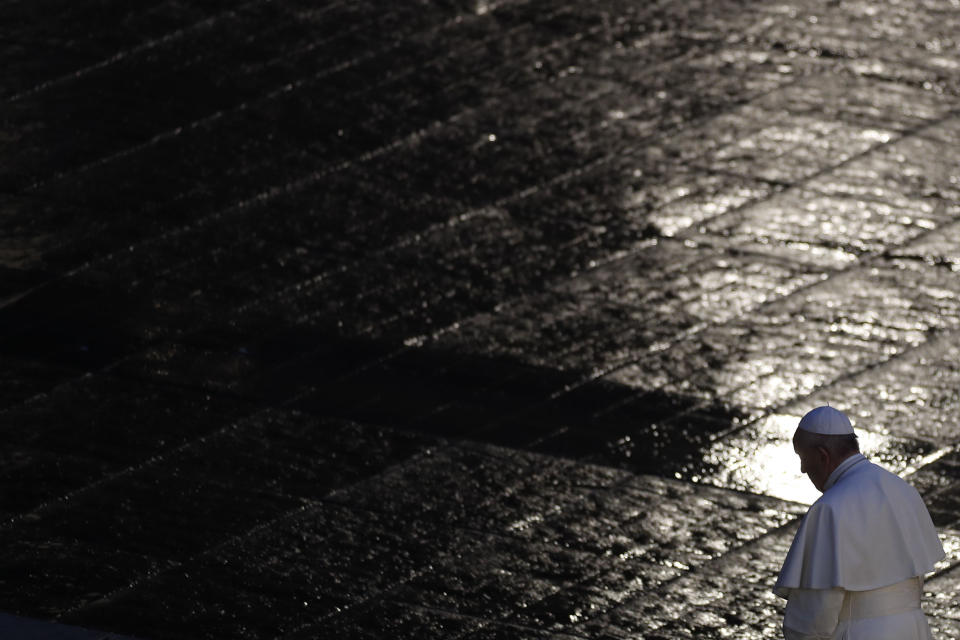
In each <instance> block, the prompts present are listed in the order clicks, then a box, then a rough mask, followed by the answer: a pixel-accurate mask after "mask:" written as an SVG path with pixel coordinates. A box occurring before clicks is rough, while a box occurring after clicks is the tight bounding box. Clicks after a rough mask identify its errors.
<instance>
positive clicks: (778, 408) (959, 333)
mask: <svg viewBox="0 0 960 640" xmlns="http://www.w3.org/2000/svg"><path fill="white" fill-rule="evenodd" d="M945 336H953V337H954V338H955V339H960V329H946V330H940V331H937V332H936V336H935V337H936V338H938V339H945ZM929 341H930V339H928V340H925V341H924V342H921V343H919V344H917V345H912V346H908V347H906V348H904V349H903V350H902V351H899V352H897V353H895V354H893V355H891V356H889V357H887V358H885V359H882V360H878V361H876V362H872V363H869V364H867V365H865V366H863V367H862V368H860V369H857V370H855V371H850V372H847V373H843V374H840V375H839V376H837V377H836V378H834V379H832V380H829V381H827V382H825V383H823V384H821V385H818V386H816V387H814V388H813V389H811V390H810V392H808V393H804V394H800V395H797V396H794V397H791V398H788V399H786V400H784V401H783V402H782V403H781V404H778V405H775V406H772V407H769V408H767V409H765V410H764V411H763V412H762V413H761V414H760V415H758V416H756V417H754V418H751V419H750V420H748V421H746V422H744V423H742V424H738V425H733V426H731V427H730V428H729V429H727V430H726V431H722V432H720V433H718V434H717V439H718V440H719V439H723V438H727V437H729V436H731V435H733V434H736V433H739V432H741V431H743V430H745V429H747V428H748V427H750V426H752V425H754V424H756V423H758V422H760V421H762V420H765V419H767V418H769V417H770V416H772V415H776V414H778V413H781V412H783V411H784V410H785V409H786V408H788V407H789V406H790V405H793V404H796V403H797V402H800V401H803V400H804V399H807V398H811V397H814V396H816V395H817V394H819V393H822V392H823V391H824V390H825V389H829V388H831V387H834V386H836V385H839V384H842V383H844V382H848V381H850V380H852V379H855V378H857V377H859V376H862V375H864V374H866V373H869V372H871V371H875V370H876V369H878V368H881V367H884V366H886V365H889V364H890V363H891V362H893V361H895V360H897V359H899V358H902V357H907V356H909V355H911V354H912V353H914V352H916V351H918V350H920V349H922V348H923V347H925V346H927V343H928V342H929ZM769 375H775V374H769ZM763 377H766V376H761V378H759V379H762V378H763ZM932 444H934V445H938V446H939V450H938V451H936V452H934V453H933V454H930V455H929V456H926V457H925V458H924V461H925V462H923V464H924V465H926V464H930V463H932V462H935V461H936V460H938V459H939V458H940V457H942V456H943V455H945V454H946V453H947V452H948V449H949V447H952V446H957V443H956V442H953V443H950V442H944V443H932ZM918 470H919V468H917V469H914V472H916V471H918Z"/></svg>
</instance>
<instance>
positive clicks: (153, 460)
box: [0, 218, 960, 528]
mask: <svg viewBox="0 0 960 640" xmlns="http://www.w3.org/2000/svg"><path fill="white" fill-rule="evenodd" d="M958 220H960V218H958ZM935 231H936V229H932V230H930V232H929V233H933V232H935ZM913 240H915V238H914V239H911V241H913ZM906 244H909V242H908V243H906ZM924 344H926V342H924V343H922V344H921V345H917V346H916V347H913V348H910V349H907V350H905V351H903V352H900V353H898V354H896V355H894V356H891V357H890V358H888V359H887V360H883V361H880V362H878V363H874V364H873V365H869V366H867V367H865V368H864V369H862V370H859V371H855V372H851V373H848V374H845V375H843V376H841V377H840V378H837V379H836V380H834V381H832V382H831V383H830V384H828V385H823V386H821V387H817V388H815V389H814V390H813V391H811V392H810V394H807V395H805V396H803V397H808V396H809V395H813V394H814V393H817V392H819V391H821V390H822V389H824V388H829V386H831V385H832V384H836V383H839V382H841V381H843V380H846V379H848V378H852V377H854V376H856V375H861V374H863V373H864V372H865V371H869V370H872V369H874V368H876V367H878V366H881V365H883V364H885V363H887V362H889V361H891V360H893V359H894V358H897V357H900V356H902V355H905V354H907V353H910V352H912V351H913V350H914V349H918V348H920V347H921V346H923V345H924ZM405 350H406V347H402V348H400V349H398V350H397V351H395V352H394V353H393V354H390V355H388V356H386V357H384V358H380V359H378V360H376V361H374V362H373V363H369V364H367V365H366V367H372V366H376V364H379V363H382V362H383V361H386V360H388V359H390V358H393V357H395V356H396V355H398V354H399V353H401V352H403V351H405ZM350 375H351V373H350V372H348V374H346V375H345V376H344V378H348V377H349V376H350ZM591 380H592V379H591ZM64 384H67V383H64ZM581 386H582V385H581ZM575 388H579V387H573V388H570V387H564V388H563V389H561V390H558V391H556V392H554V394H553V395H551V396H550V397H549V399H548V400H547V401H546V402H549V401H552V400H555V399H557V398H559V397H561V396H563V395H565V394H566V393H569V392H570V391H572V390H574V389H575ZM311 391H315V389H312V388H309V389H306V390H304V391H303V392H302V393H301V394H298V395H297V396H295V397H294V398H292V399H291V400H289V401H288V402H287V403H285V404H290V403H292V402H295V400H296V399H297V398H298V397H303V395H304V394H309V393H310V392H311ZM40 395H41V396H43V395H45V394H40ZM798 399H800V398H794V399H792V400H790V401H788V403H787V404H789V403H790V402H795V401H797V400H798ZM536 406H539V405H534V406H533V407H527V408H524V409H522V410H521V412H520V413H519V415H522V413H524V412H526V411H528V410H532V408H535V407H536ZM776 410H777V408H773V409H770V410H768V411H767V412H766V413H764V414H762V415H761V416H760V417H757V418H755V419H754V420H751V421H748V422H747V423H744V424H743V425H738V426H735V427H733V428H732V429H730V430H728V431H727V432H724V433H721V434H720V435H719V436H718V437H719V438H722V437H727V436H729V435H731V434H733V433H736V432H738V431H740V430H742V429H745V428H746V427H747V426H749V425H751V424H754V423H755V422H757V421H759V420H760V419H762V418H765V417H767V416H768V415H770V414H772V413H776ZM0 413H3V412H0ZM260 413H261V412H255V413H254V414H252V415H251V416H248V417H247V418H245V419H244V420H242V421H240V423H242V422H243V421H246V420H250V419H253V417H254V416H256V415H259V414H260ZM505 417H509V416H503V417H500V418H499V420H502V419H504V418H505ZM499 420H498V421H499ZM237 424H239V423H234V424H231V425H227V426H225V427H223V428H221V429H219V430H217V431H215V432H212V433H210V434H206V435H204V436H201V437H199V438H197V439H195V440H191V441H189V442H187V443H183V444H181V445H179V446H178V447H176V448H174V449H172V450H168V451H165V452H161V453H158V454H156V455H155V456H152V457H151V458H148V459H147V460H145V461H141V463H139V464H137V465H133V466H130V467H127V468H125V469H122V470H119V471H117V472H115V473H113V474H110V475H107V476H104V477H102V478H99V479H98V480H96V481H94V482H93V483H91V484H89V485H86V486H84V487H81V488H79V489H77V490H74V491H72V492H70V493H68V494H65V495H64V496H61V497H59V498H57V499H54V500H52V501H48V502H47V503H44V504H43V505H40V506H39V507H38V508H37V509H35V510H33V511H31V512H27V513H24V514H18V515H16V516H14V517H13V518H11V519H9V520H7V521H6V522H4V523H0V528H7V527H9V526H12V525H13V524H15V523H18V522H19V521H20V520H22V519H23V518H24V517H27V516H28V515H35V514H37V513H42V512H43V511H45V510H46V509H47V508H51V506H53V505H57V504H59V503H62V502H65V501H67V500H69V499H70V498H72V497H75V496H76V495H80V494H82V493H85V492H86V491H88V490H90V489H92V488H95V487H97V486H100V485H101V484H103V483H105V482H108V481H110V480H113V479H116V478H118V477H123V476H124V475H127V474H129V473H133V472H135V471H137V470H139V469H141V468H144V467H145V466H147V465H150V464H154V463H156V462H159V461H160V460H163V459H166V458H167V457H168V456H170V455H176V453H178V452H180V451H185V450H187V449H188V448H190V447H192V446H194V445H195V444H200V443H202V442H204V441H206V440H207V439H208V438H210V437H214V436H216V435H218V434H219V433H222V432H226V431H228V430H230V429H234V428H236V427H237ZM481 432H482V430H481Z"/></svg>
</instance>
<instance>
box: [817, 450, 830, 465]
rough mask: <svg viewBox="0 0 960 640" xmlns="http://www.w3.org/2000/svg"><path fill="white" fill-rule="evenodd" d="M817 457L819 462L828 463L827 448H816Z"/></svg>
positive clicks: (828, 453)
mask: <svg viewBox="0 0 960 640" xmlns="http://www.w3.org/2000/svg"><path fill="white" fill-rule="evenodd" d="M817 457H819V458H820V460H821V462H823V463H827V462H829V461H830V452H829V451H827V448H826V447H824V446H818V447H817Z"/></svg>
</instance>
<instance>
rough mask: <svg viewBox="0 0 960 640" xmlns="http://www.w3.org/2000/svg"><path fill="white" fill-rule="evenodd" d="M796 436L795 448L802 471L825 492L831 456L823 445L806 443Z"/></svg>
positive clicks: (818, 489)
mask: <svg viewBox="0 0 960 640" xmlns="http://www.w3.org/2000/svg"><path fill="white" fill-rule="evenodd" d="M798 440H799V439H798V438H797V437H796V436H794V438H793V450H794V452H795V453H796V454H797V456H798V457H799V458H800V473H805V474H806V475H807V477H808V478H810V482H812V483H813V486H815V487H816V488H817V491H820V492H821V493H823V487H824V485H826V484H827V478H828V477H830V473H829V471H828V470H827V469H828V465H829V462H830V456H829V454H827V451H826V449H824V448H823V447H815V446H810V445H804V444H803V443H801V442H799V441H798Z"/></svg>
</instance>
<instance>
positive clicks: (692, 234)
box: [410, 87, 960, 377]
mask: <svg viewBox="0 0 960 640" xmlns="http://www.w3.org/2000/svg"><path fill="white" fill-rule="evenodd" d="M780 88H782V87H777V88H776V89H774V90H771V93H772V92H774V91H777V90H779V89H780ZM738 106H739V105H738ZM958 114H960V109H957V110H953V111H951V113H950V114H948V115H946V116H944V117H943V118H941V119H938V120H936V121H930V122H925V123H924V124H923V125H921V126H919V127H917V131H922V130H924V129H927V128H929V127H933V126H936V125H937V124H939V123H941V122H943V121H946V120H948V119H950V118H953V117H956V115H958ZM911 134H912V132H910V131H906V132H904V133H903V135H901V136H900V137H897V138H896V139H892V140H890V141H888V142H886V143H880V144H878V145H876V146H874V147H871V148H870V149H868V150H867V151H864V152H862V153H861V154H857V155H854V156H851V157H850V158H848V159H847V160H845V161H843V162H840V163H837V164H835V165H832V166H830V167H827V168H825V169H823V170H821V171H819V172H817V173H815V174H813V175H811V176H807V177H805V178H804V179H803V180H801V181H799V182H796V183H793V184H791V185H789V186H788V187H787V188H785V189H783V190H780V191H775V192H773V193H771V194H770V195H769V196H766V197H762V198H758V199H754V200H749V201H747V202H744V203H743V204H741V205H738V206H736V207H732V208H731V209H729V210H727V211H725V212H723V213H721V214H718V215H716V216H713V217H709V218H706V219H704V220H702V221H700V222H699V223H698V226H701V227H702V226H704V225H706V224H709V223H710V222H713V221H715V220H718V219H722V218H726V217H732V216H733V215H736V214H738V213H740V212H742V211H744V210H746V209H748V208H750V207H752V206H755V205H757V204H758V203H762V202H765V201H767V200H770V199H772V198H773V197H776V196H778V195H781V194H782V193H784V192H785V191H787V190H788V189H790V188H796V187H799V186H802V185H803V184H805V183H806V182H809V181H811V180H813V179H815V178H818V177H822V176H823V175H826V174H828V173H830V172H832V171H835V170H836V169H838V168H841V167H843V166H845V165H846V164H849V163H851V162H853V161H855V160H858V159H862V158H863V157H866V156H868V155H869V154H871V153H873V152H874V151H876V150H877V149H880V148H882V147H884V146H886V145H889V144H893V143H895V142H899V141H901V140H902V139H905V138H907V137H908V136H909V135H911ZM597 162H599V161H597ZM550 186H552V185H550ZM502 204H506V203H497V206H502ZM957 221H960V218H956V219H954V220H952V221H946V222H945V223H944V225H947V224H953V223H955V222H957ZM944 225H940V226H938V227H935V228H933V229H928V230H925V232H923V233H920V234H918V235H916V236H914V237H912V238H910V239H909V240H907V241H905V242H904V243H901V244H899V245H891V246H909V245H910V244H911V243H913V242H915V241H917V240H919V239H921V238H924V237H928V236H929V235H932V234H934V233H936V232H937V231H938V230H939V229H940V228H941V227H942V226H944ZM674 237H676V238H677V239H680V240H692V241H694V242H696V241H697V239H698V238H709V235H705V234H703V233H701V232H699V231H693V230H690V228H688V229H686V230H684V232H682V233H680V234H677V236H674ZM647 248H648V245H646V244H644V245H642V246H641V247H639V249H638V250H634V251H628V252H626V253H625V254H623V255H618V256H614V257H613V259H612V260H610V261H607V262H599V261H598V264H597V265H596V266H595V267H594V268H589V269H585V270H583V271H582V272H580V273H578V274H577V276H574V277H571V278H566V279H563V278H558V279H557V281H555V282H559V281H564V280H574V279H576V278H580V277H582V276H584V275H587V274H589V273H592V272H594V271H595V270H597V269H601V268H604V267H607V266H609V265H611V264H616V263H617V262H620V261H625V260H629V259H631V258H633V257H635V255H637V253H639V252H640V251H643V250H646V249H647ZM866 255H867V257H868V258H874V259H880V258H882V257H883V256H882V254H866ZM872 266H873V263H872V262H870V263H866V262H865V261H861V260H858V261H857V262H856V263H854V264H852V265H849V266H847V267H844V268H842V269H840V270H837V271H835V272H834V273H833V274H832V275H833V276H836V275H839V274H841V273H844V272H847V271H854V270H860V269H865V268H871V267H872ZM829 277H832V276H829V275H828V276H827V277H825V278H824V279H822V280H821V281H818V282H815V283H812V284H808V285H802V286H800V287H799V288H798V289H795V290H793V291H791V292H790V293H789V294H787V295H786V296H781V297H778V298H772V299H770V300H767V301H765V302H763V303H761V305H760V306H759V307H756V308H751V309H750V311H756V309H758V308H762V307H764V306H770V305H772V304H775V303H777V302H779V301H781V300H783V299H785V298H787V297H790V296H795V295H799V294H800V293H802V292H804V291H806V290H808V289H810V288H813V287H817V286H822V285H823V283H824V282H826V281H827V280H828V279H829ZM553 286H555V284H554V285H553ZM547 288H549V287H547ZM528 297H529V296H528V295H521V296H518V297H515V298H510V299H507V300H504V301H501V302H500V303H498V309H497V311H498V312H500V311H502V310H503V308H505V307H506V308H509V306H511V305H514V304H520V303H522V302H523V301H524V300H525V299H527V298H528ZM482 313H485V312H480V313H478V314H475V315H481V314H482ZM744 316H745V313H744V312H741V313H740V314H738V316H737V317H744ZM471 317H473V316H471ZM469 319H470V317H467V318H463V319H459V320H457V321H456V322H454V323H451V324H450V325H447V327H443V328H441V329H439V330H437V331H435V332H433V333H431V334H429V335H423V336H417V337H415V338H411V339H410V340H411V341H412V342H419V344H425V343H426V342H428V341H432V340H434V339H436V338H437V337H439V336H440V335H443V334H445V333H447V332H448V331H450V330H455V329H456V328H458V327H459V326H460V325H461V324H462V323H464V322H466V321H468V320H469ZM728 322H729V320H728ZM709 326H711V323H709V322H707V321H704V322H703V323H701V324H700V325H698V326H695V327H692V328H690V329H688V330H686V331H684V332H683V333H682V334H681V335H679V336H677V337H676V338H675V339H672V340H669V341H667V342H666V343H664V344H660V345H657V347H658V348H657V349H656V350H658V351H659V350H663V349H665V348H669V347H670V346H674V345H675V344H677V343H679V342H681V341H683V340H685V339H688V338H689V337H691V336H692V335H695V334H697V333H700V332H701V331H702V330H704V329H706V328H707V327H709ZM636 363H637V361H626V362H624V363H621V364H618V365H616V368H615V369H612V370H609V371H605V372H603V373H602V374H601V375H600V376H599V377H604V376H606V375H609V374H611V373H614V372H615V371H617V370H620V369H622V368H624V367H626V366H630V365H631V364H636Z"/></svg>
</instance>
